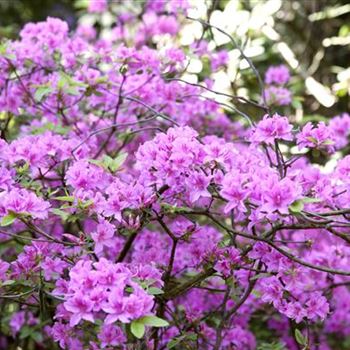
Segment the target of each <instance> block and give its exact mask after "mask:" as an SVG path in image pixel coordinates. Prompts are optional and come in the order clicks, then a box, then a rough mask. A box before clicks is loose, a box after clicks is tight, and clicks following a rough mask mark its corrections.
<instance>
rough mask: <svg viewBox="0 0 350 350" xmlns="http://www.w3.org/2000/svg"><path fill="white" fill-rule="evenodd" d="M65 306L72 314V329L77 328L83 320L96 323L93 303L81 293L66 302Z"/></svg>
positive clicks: (70, 322) (70, 323)
mask: <svg viewBox="0 0 350 350" xmlns="http://www.w3.org/2000/svg"><path fill="white" fill-rule="evenodd" d="M63 305H64V307H65V309H66V310H67V311H69V312H71V313H72V314H71V316H70V321H69V325H70V326H71V327H73V326H76V325H77V324H78V323H79V322H80V321H81V320H86V321H90V322H94V316H93V313H92V308H93V303H92V302H91V300H90V298H89V297H88V296H86V295H84V294H83V293H82V292H81V291H80V292H77V293H76V294H75V295H74V296H73V297H72V298H70V299H68V300H67V301H66V302H64V304H63Z"/></svg>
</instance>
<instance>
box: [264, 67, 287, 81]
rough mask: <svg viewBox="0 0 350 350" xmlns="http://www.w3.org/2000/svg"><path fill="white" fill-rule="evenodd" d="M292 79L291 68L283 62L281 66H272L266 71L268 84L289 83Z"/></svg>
mask: <svg viewBox="0 0 350 350" xmlns="http://www.w3.org/2000/svg"><path fill="white" fill-rule="evenodd" d="M289 79H290V74H289V69H288V68H287V67H286V66H285V65H283V64H281V65H279V66H271V67H269V69H268V70H267V71H266V73H265V83H266V84H277V85H284V84H287V83H288V81H289Z"/></svg>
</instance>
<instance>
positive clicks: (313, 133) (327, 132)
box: [297, 122, 335, 152]
mask: <svg viewBox="0 0 350 350" xmlns="http://www.w3.org/2000/svg"><path fill="white" fill-rule="evenodd" d="M297 144H298V146H299V149H302V148H303V147H309V148H318V149H325V150H327V151H328V152H332V151H333V150H334V145H335V137H334V134H333V131H332V129H331V128H330V127H329V126H327V125H326V124H325V123H323V122H320V123H318V124H317V126H313V125H312V123H310V122H308V123H306V124H305V126H304V127H303V129H302V130H301V132H299V133H298V134H297Z"/></svg>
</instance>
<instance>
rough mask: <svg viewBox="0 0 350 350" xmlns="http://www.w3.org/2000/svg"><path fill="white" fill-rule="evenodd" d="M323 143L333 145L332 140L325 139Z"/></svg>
mask: <svg viewBox="0 0 350 350" xmlns="http://www.w3.org/2000/svg"><path fill="white" fill-rule="evenodd" d="M322 144H323V145H326V146H329V145H334V141H333V140H325V141H323V142H322Z"/></svg>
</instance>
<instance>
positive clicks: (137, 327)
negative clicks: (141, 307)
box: [130, 320, 145, 339]
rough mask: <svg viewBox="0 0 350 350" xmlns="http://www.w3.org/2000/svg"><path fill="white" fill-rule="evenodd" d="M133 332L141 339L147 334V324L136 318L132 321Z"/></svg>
mask: <svg viewBox="0 0 350 350" xmlns="http://www.w3.org/2000/svg"><path fill="white" fill-rule="evenodd" d="M130 330H131V333H132V334H133V335H134V336H135V337H136V338H138V339H141V338H142V337H143V335H144V334H145V325H144V324H143V323H142V322H140V321H139V320H135V321H133V322H132V323H131V327H130Z"/></svg>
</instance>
